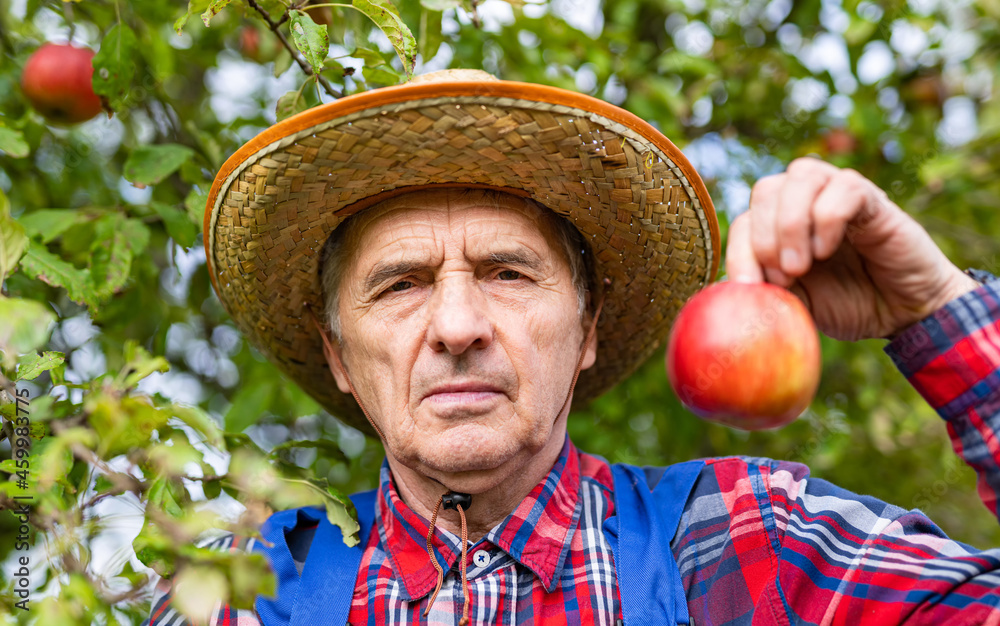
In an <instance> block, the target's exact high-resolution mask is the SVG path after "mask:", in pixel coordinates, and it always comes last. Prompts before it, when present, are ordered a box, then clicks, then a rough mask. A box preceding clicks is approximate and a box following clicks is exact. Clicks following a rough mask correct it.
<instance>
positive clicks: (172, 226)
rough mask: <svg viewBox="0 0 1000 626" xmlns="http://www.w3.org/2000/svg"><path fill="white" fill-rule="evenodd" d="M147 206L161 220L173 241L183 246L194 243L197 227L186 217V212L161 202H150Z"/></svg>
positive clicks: (186, 246) (188, 246) (189, 245)
mask: <svg viewBox="0 0 1000 626" xmlns="http://www.w3.org/2000/svg"><path fill="white" fill-rule="evenodd" d="M149 206H150V208H152V209H153V210H154V211H156V214H157V215H159V216H160V219H162V220H163V225H164V226H165V227H166V228H167V234H169V235H170V237H171V238H172V239H173V240H174V241H176V242H177V243H178V244H179V245H181V246H183V247H185V248H190V247H191V246H193V245H194V240H195V238H196V237H197V236H198V227H197V226H195V224H194V222H192V221H191V218H190V217H188V214H187V212H185V211H182V210H180V209H178V208H177V207H173V206H170V205H169V204H164V203H162V202H150V203H149Z"/></svg>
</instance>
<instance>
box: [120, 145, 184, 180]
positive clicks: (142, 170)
mask: <svg viewBox="0 0 1000 626" xmlns="http://www.w3.org/2000/svg"><path fill="white" fill-rule="evenodd" d="M193 156H194V150H192V149H191V148H188V147H187V146H182V145H180V144H176V143H165V144H158V145H153V146H139V147H138V148H136V149H135V150H133V151H132V154H130V155H129V156H128V159H127V160H126V161H125V178H126V180H128V181H130V182H133V183H138V184H141V185H155V184H156V183H158V182H160V181H161V180H163V179H164V178H166V177H167V176H170V175H171V174H173V173H174V172H176V171H177V170H178V169H179V168H180V166H181V165H183V164H184V162H185V161H187V160H188V159H190V158H191V157H193Z"/></svg>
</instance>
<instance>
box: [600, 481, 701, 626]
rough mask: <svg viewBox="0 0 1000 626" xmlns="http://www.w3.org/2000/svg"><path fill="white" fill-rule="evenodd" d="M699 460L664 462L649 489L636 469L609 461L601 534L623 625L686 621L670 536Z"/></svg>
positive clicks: (687, 621) (678, 520)
mask: <svg viewBox="0 0 1000 626" xmlns="http://www.w3.org/2000/svg"><path fill="white" fill-rule="evenodd" d="M703 465H704V462H703V461H688V462H687V463H679V464H677V465H672V466H670V467H668V468H666V470H665V471H664V472H663V473H662V475H661V476H660V480H659V481H658V482H657V483H656V486H655V487H654V488H653V490H652V491H650V488H649V484H648V483H647V480H646V476H647V474H646V472H644V471H643V470H642V469H640V468H638V467H635V466H634V465H625V464H622V463H616V464H614V465H612V466H611V472H612V476H613V477H614V490H615V515H614V517H611V518H609V519H608V520H606V521H605V522H604V534H605V536H606V537H607V539H608V543H609V544H610V546H611V551H612V552H613V554H614V558H615V571H616V574H617V578H618V592H619V595H620V597H621V603H622V619H623V621H624V622H625V624H626V625H628V624H689V623H690V617H689V614H688V608H687V593H686V592H685V590H684V584H683V582H682V581H681V575H680V570H678V569H677V561H676V560H675V559H674V555H673V553H672V552H671V551H670V541H671V540H672V539H673V537H674V535H675V534H676V533H677V527H678V525H679V524H680V519H681V513H682V512H683V510H684V505H685V504H686V503H687V499H688V496H689V495H690V494H691V490H692V488H693V487H694V483H695V481H696V480H697V478H698V476H699V474H700V473H701V468H702V466H703Z"/></svg>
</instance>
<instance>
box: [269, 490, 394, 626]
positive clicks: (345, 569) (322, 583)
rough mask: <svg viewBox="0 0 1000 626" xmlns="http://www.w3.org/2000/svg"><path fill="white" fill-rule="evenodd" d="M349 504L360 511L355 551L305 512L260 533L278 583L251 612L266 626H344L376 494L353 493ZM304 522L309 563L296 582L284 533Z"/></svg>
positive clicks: (284, 516)
mask: <svg viewBox="0 0 1000 626" xmlns="http://www.w3.org/2000/svg"><path fill="white" fill-rule="evenodd" d="M351 501H352V502H353V503H354V507H355V508H356V509H357V511H358V525H359V526H360V527H361V530H360V532H359V533H358V534H359V536H360V541H359V542H358V544H357V545H356V546H354V547H353V548H349V547H347V545H346V544H345V543H344V539H343V534H342V533H341V532H340V528H339V527H338V526H334V525H333V524H331V523H330V522H329V520H327V518H326V511H324V510H323V509H322V508H318V507H304V508H301V509H291V510H288V511H279V512H278V513H275V514H274V515H272V516H271V517H270V518H268V520H267V522H265V524H264V526H263V527H262V528H261V534H262V535H263V537H264V539H266V540H267V541H268V542H269V543H271V544H273V545H272V546H271V547H270V548H268V547H266V546H264V545H263V544H261V543H260V542H258V545H259V546H260V549H259V550H258V549H257V547H256V546H255V548H254V551H255V552H256V551H259V552H262V553H264V554H266V555H267V557H268V558H269V559H270V561H271V566H272V567H273V568H274V573H275V576H276V577H277V578H278V586H277V590H276V597H275V598H273V599H272V598H264V597H263V596H258V597H257V602H256V604H255V608H256V609H257V614H258V615H259V616H260V619H261V622H262V623H263V625H264V626H300V625H306V624H308V625H309V626H314V625H315V626H325V625H327V624H330V625H334V624H335V625H336V626H343V624H346V623H347V617H348V614H349V613H350V610H351V600H352V599H353V597H354V582H355V581H356V580H357V577H358V568H359V567H360V566H361V556H362V555H363V554H364V549H365V545H366V544H367V543H368V536H369V534H370V532H371V529H372V524H374V522H375V490H374V489H373V490H371V491H365V492H363V493H356V494H354V495H352V496H351ZM301 517H305V518H306V519H308V520H309V521H310V522H313V523H316V524H317V526H316V532H315V534H314V535H313V539H312V543H311V545H310V547H309V553H308V558H307V559H306V561H305V565H304V566H303V569H302V576H301V577H300V576H299V572H298V569H297V568H296V567H295V561H294V559H293V558H292V554H291V551H290V550H289V546H288V540H287V538H286V532H287V531H289V530H291V529H293V528H295V526H296V525H297V524H300V523H301V522H300V518H301Z"/></svg>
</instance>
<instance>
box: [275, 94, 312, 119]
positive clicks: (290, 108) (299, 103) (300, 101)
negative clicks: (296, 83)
mask: <svg viewBox="0 0 1000 626" xmlns="http://www.w3.org/2000/svg"><path fill="white" fill-rule="evenodd" d="M308 108H309V107H308V106H306V99H305V98H303V97H302V91H301V90H297V91H289V92H288V93H286V94H285V95H283V96H281V97H280V98H278V104H277V106H275V107H274V114H275V115H276V116H277V118H278V121H279V122H280V121H281V120H283V119H287V118H289V117H291V116H293V115H295V114H296V113H301V112H302V111H305V110H306V109H308Z"/></svg>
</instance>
